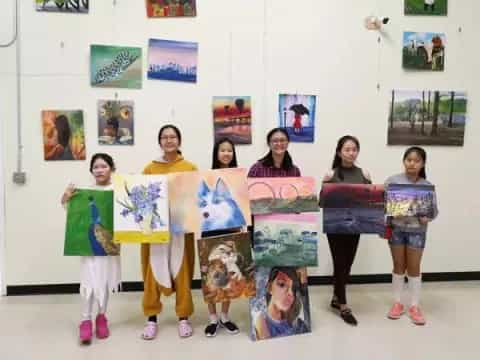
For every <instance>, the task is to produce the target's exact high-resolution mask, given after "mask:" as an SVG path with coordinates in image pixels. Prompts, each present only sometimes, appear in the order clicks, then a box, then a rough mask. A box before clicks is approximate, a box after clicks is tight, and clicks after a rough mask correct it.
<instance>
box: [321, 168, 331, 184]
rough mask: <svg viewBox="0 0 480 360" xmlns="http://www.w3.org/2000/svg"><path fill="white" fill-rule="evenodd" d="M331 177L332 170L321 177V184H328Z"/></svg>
mask: <svg viewBox="0 0 480 360" xmlns="http://www.w3.org/2000/svg"><path fill="white" fill-rule="evenodd" d="M333 175H334V171H333V170H329V171H327V173H326V174H325V176H324V177H323V179H322V183H328V182H330V181H331V180H332V178H333Z"/></svg>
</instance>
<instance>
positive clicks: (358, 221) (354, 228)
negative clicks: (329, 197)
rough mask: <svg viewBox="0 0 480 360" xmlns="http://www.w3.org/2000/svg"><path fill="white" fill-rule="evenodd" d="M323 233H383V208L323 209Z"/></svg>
mask: <svg viewBox="0 0 480 360" xmlns="http://www.w3.org/2000/svg"><path fill="white" fill-rule="evenodd" d="M323 232H324V233H325V234H379V235H383V234H384V233H385V210H384V208H383V207H382V208H381V209H376V208H325V209H323Z"/></svg>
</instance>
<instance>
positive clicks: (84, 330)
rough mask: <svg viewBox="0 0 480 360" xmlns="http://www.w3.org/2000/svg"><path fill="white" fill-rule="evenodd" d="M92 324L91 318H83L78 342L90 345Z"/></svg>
mask: <svg viewBox="0 0 480 360" xmlns="http://www.w3.org/2000/svg"><path fill="white" fill-rule="evenodd" d="M92 335H93V324H92V320H83V321H82V322H81V323H80V342H81V343H82V344H84V345H90V343H91V342H92Z"/></svg>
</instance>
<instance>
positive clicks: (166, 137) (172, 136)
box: [160, 135, 178, 141]
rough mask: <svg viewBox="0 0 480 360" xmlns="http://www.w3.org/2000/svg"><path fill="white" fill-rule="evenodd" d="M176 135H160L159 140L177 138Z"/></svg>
mask: <svg viewBox="0 0 480 360" xmlns="http://www.w3.org/2000/svg"><path fill="white" fill-rule="evenodd" d="M177 139H178V137H177V136H176V135H171V136H162V137H160V140H161V141H168V140H172V141H173V140H177Z"/></svg>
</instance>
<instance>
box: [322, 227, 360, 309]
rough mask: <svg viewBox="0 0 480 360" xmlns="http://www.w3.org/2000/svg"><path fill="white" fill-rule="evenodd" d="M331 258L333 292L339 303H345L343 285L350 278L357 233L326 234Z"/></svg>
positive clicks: (356, 246) (357, 237)
mask: <svg viewBox="0 0 480 360" xmlns="http://www.w3.org/2000/svg"><path fill="white" fill-rule="evenodd" d="M327 238H328V245H329V246H330V252H331V253H332V259H333V293H334V295H335V296H336V298H337V300H338V302H339V303H340V304H346V303H347V295H346V290H345V287H346V285H347V282H348V280H349V278H350V270H351V268H352V264H353V260H354V259H355V254H356V253H357V248H358V240H359V239H360V235H359V234H327Z"/></svg>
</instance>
